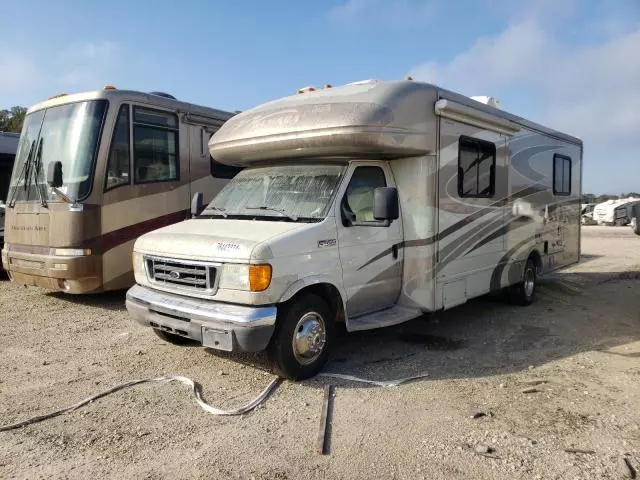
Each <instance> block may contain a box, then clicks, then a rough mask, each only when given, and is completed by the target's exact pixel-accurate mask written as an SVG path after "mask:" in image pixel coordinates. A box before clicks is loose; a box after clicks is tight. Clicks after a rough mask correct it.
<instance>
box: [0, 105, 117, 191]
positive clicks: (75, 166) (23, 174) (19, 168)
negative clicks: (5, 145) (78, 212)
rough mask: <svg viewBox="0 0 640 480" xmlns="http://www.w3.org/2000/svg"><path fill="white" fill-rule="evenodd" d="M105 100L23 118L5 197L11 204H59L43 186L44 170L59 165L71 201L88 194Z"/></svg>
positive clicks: (44, 180) (45, 184)
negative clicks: (60, 164)
mask: <svg viewBox="0 0 640 480" xmlns="http://www.w3.org/2000/svg"><path fill="white" fill-rule="evenodd" d="M106 110H107V101H106V100H91V101H86V102H77V103H70V104H67V105H59V106H56V107H50V108H47V109H43V110H37V111H35V112H33V113H30V114H29V115H27V116H26V118H25V121H24V126H23V128H22V135H21V136H20V144H19V145H18V152H17V154H16V160H15V163H14V167H13V174H12V176H11V183H10V186H9V195H8V197H9V198H11V199H12V200H13V201H15V200H42V199H45V200H47V201H58V200H60V199H59V197H58V195H57V194H56V193H54V192H53V191H52V190H51V188H49V187H48V185H47V183H46V172H47V168H48V165H49V164H50V163H53V162H57V161H60V162H62V182H63V183H62V187H60V190H61V191H62V192H64V193H65V194H66V195H68V196H69V197H71V198H74V199H76V200H82V199H83V198H85V197H87V196H88V195H89V192H90V190H91V184H92V177H93V167H94V163H95V157H96V150H97V148H98V143H99V137H100V130H101V126H102V121H103V118H104V114H105V112H106Z"/></svg>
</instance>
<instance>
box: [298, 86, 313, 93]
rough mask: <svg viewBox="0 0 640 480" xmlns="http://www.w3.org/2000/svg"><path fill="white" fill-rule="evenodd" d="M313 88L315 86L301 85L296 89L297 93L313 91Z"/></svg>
mask: <svg viewBox="0 0 640 480" xmlns="http://www.w3.org/2000/svg"><path fill="white" fill-rule="evenodd" d="M315 90H316V87H303V88H301V89H300V90H298V93H307V92H314V91H315Z"/></svg>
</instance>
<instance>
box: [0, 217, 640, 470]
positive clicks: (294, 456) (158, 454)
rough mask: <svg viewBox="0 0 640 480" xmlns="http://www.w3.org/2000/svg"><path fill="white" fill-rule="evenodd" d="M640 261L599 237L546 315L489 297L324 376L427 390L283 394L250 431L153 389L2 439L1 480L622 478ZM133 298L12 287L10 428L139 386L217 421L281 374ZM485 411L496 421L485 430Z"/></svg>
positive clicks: (541, 301) (0, 284)
mask: <svg viewBox="0 0 640 480" xmlns="http://www.w3.org/2000/svg"><path fill="white" fill-rule="evenodd" d="M639 247H640V237H637V236H634V235H633V234H632V232H631V229H630V228H622V227H618V228H616V227H585V228H584V229H583V243H582V249H583V254H584V257H583V261H582V262H581V263H580V264H579V265H576V266H574V267H572V268H570V269H568V270H565V271H563V272H559V273H557V274H554V275H552V276H549V277H547V278H546V279H545V280H544V282H543V283H541V284H540V285H539V290H538V299H537V302H536V303H535V304H534V305H532V306H530V307H516V306H511V305H507V304H504V303H502V302H499V301H496V300H494V299H488V298H482V299H478V300H474V301H472V302H470V303H468V304H466V305H463V306H461V307H458V308H455V309H453V310H451V311H449V312H445V313H442V314H438V315H436V316H427V317H424V318H421V319H418V320H416V321H413V322H410V323H407V324H405V325H402V326H398V327H390V328H386V329H382V330H376V331H368V332H359V333H353V334H347V333H341V334H340V341H339V344H338V346H337V348H336V349H335V351H334V353H333V357H332V359H331V361H330V364H329V365H328V366H327V368H326V371H330V372H339V373H346V374H350V375H357V376H361V377H366V378H370V379H381V380H382V379H394V378H400V377H406V376H410V375H416V374H419V373H423V372H426V373H428V375H429V376H428V378H426V379H424V380H420V381H416V382H413V383H409V384H405V385H402V386H398V387H394V388H377V387H371V386H366V385H363V384H356V383H352V382H348V381H342V380H334V379H328V378H316V379H313V380H309V381H305V382H302V383H291V382H284V383H283V384H282V385H281V386H280V387H279V388H278V390H276V391H275V392H274V394H273V395H272V396H271V397H269V399H268V400H267V401H266V403H264V406H263V407H261V408H258V409H257V410H255V411H253V412H251V413H248V414H245V415H243V416H239V417H217V416H213V415H209V414H207V413H205V412H203V411H202V410H201V409H200V408H199V407H198V406H197V405H196V404H195V402H194V400H193V398H192V397H190V395H189V393H188V390H187V389H186V387H184V386H183V385H180V384H145V385H141V386H137V387H134V388H131V389H128V390H124V391H121V392H118V393H115V394H113V395H111V396H108V397H106V398H103V399H101V400H99V401H97V402H95V403H94V404H92V405H89V406H87V407H85V408H82V409H80V410H77V411H75V412H72V413H70V414H67V415H63V416H60V417H57V418H54V419H50V420H46V421H44V422H41V423H37V424H34V425H30V426H27V427H24V428H21V429H18V430H14V431H9V432H0V478H29V479H33V478H78V479H85V478H148V479H156V478H225V479H234V478H243V479H244V478H247V479H251V478H254V479H297V478H303V477H305V478H357V479H360V478H362V479H371V478H397V479H400V478H406V479H414V478H425V479H438V478H447V479H448V478H459V479H470V478H473V479H502V478H504V479H517V478H522V479H554V478H561V479H565V478H567V479H594V478H624V477H623V476H622V474H623V472H622V469H621V466H620V464H619V461H620V457H621V456H622V455H627V456H628V457H627V458H628V459H629V461H630V462H631V464H632V465H635V467H636V468H638V461H639V460H640V411H639V409H638V405H639V404H640V362H639V358H640V297H639V296H638V290H639V288H640V248H639ZM123 298H124V294H123V293H118V294H108V295H102V296H92V297H70V296H65V295H61V294H57V293H47V292H45V291H43V290H39V289H35V288H24V287H21V286H19V285H15V284H13V283H10V282H8V281H6V280H3V281H0V329H1V331H2V334H1V335H0V425H2V424H7V423H11V422H14V421H17V420H21V419H24V418H27V417H30V416H32V415H35V414H41V413H45V412H47V411H50V410H52V409H55V408H58V407H62V406H65V405H68V404H72V403H74V402H76V401H78V400H81V399H83V398H85V397H87V396H89V395H90V394H93V393H97V392H99V391H101V390H104V389H107V388H108V387H110V386H112V385H115V384H117V383H120V382H123V381H125V380H130V379H135V378H142V377H150V376H158V375H173V374H180V375H185V376H187V377H191V378H193V379H195V380H197V381H198V382H200V383H201V384H202V387H203V390H204V395H205V398H206V399H207V400H208V401H209V402H210V403H212V404H214V405H215V406H218V407H234V406H237V405H239V404H241V403H244V402H245V401H247V400H248V399H250V398H252V397H253V396H255V395H257V394H258V393H259V391H261V390H262V389H263V388H264V387H265V386H266V385H267V384H268V383H269V382H270V381H271V379H272V378H273V377H272V375H271V374H270V373H268V372H265V371H264V365H265V359H264V357H263V356H261V355H255V356H253V355H252V356H247V355H243V356H229V355H222V354H217V353H214V352H212V351H209V350H206V349H203V348H200V347H176V346H173V345H169V344H167V343H165V342H163V341H161V340H160V339H158V338H157V337H156V336H155V335H153V334H152V332H151V331H148V330H144V329H140V328H137V327H134V326H133V325H132V324H131V323H130V321H129V319H128V317H127V313H126V311H125V310H124V307H123ZM328 383H331V384H332V385H334V386H335V389H334V393H335V396H334V397H333V399H332V400H333V401H332V408H331V412H330V413H331V415H330V422H331V423H330V430H329V452H328V454H327V455H324V456H320V455H318V454H317V453H316V452H315V443H316V437H317V434H318V426H319V422H320V410H321V404H322V397H323V388H324V385H326V384H328ZM525 392H529V393H525ZM476 411H481V412H484V413H486V414H487V415H485V416H481V417H479V418H471V414H472V413H475V412H476ZM567 449H576V450H580V451H581V452H571V451H566V450H567ZM487 451H489V453H488V454H487ZM483 453H484V454H483Z"/></svg>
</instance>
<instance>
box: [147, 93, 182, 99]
mask: <svg viewBox="0 0 640 480" xmlns="http://www.w3.org/2000/svg"><path fill="white" fill-rule="evenodd" d="M149 93H150V94H151V95H157V96H159V97H164V98H170V99H171V100H176V97H174V96H173V95H169V94H168V93H164V92H149Z"/></svg>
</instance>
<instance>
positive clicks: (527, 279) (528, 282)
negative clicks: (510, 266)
mask: <svg viewBox="0 0 640 480" xmlns="http://www.w3.org/2000/svg"><path fill="white" fill-rule="evenodd" d="M535 285H536V275H535V272H534V271H533V270H531V269H530V268H529V269H527V271H526V272H525V274H524V293H525V295H526V296H527V297H530V296H531V295H533V289H534V288H535Z"/></svg>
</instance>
